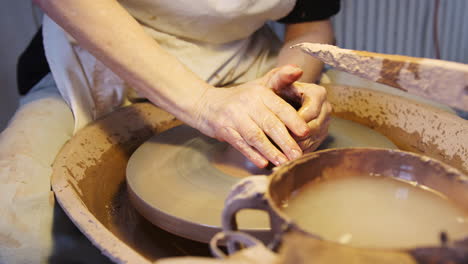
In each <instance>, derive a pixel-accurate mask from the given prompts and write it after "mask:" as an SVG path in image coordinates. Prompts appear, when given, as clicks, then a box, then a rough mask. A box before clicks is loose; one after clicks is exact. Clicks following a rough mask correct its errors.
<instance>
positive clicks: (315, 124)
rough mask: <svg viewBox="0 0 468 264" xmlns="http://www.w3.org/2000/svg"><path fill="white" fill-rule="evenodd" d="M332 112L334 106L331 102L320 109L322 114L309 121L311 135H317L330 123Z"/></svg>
mask: <svg viewBox="0 0 468 264" xmlns="http://www.w3.org/2000/svg"><path fill="white" fill-rule="evenodd" d="M331 111H332V106H331V104H330V103H329V102H324V103H323V104H322V107H321V109H320V114H319V116H318V117H317V118H315V119H313V120H311V121H309V122H308V123H307V125H308V126H309V129H310V134H311V135H313V134H317V133H318V132H320V131H321V129H322V127H323V126H324V125H326V124H327V122H329V121H330V113H331Z"/></svg>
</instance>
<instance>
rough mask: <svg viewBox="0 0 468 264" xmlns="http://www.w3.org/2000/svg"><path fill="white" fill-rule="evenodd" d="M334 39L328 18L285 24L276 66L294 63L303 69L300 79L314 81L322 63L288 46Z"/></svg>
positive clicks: (327, 42)
mask: <svg viewBox="0 0 468 264" xmlns="http://www.w3.org/2000/svg"><path fill="white" fill-rule="evenodd" d="M334 41H335V38H334V34H333V28H332V25H331V22H330V21H329V20H322V21H314V22H308V23H300V24H290V25H287V26H286V31H285V42H284V45H283V47H282V48H281V51H280V53H279V56H278V62H277V66H282V65H286V64H295V65H297V66H299V67H300V68H301V69H303V71H304V73H303V75H302V77H301V79H300V81H302V82H308V83H313V82H316V81H317V80H318V78H319V77H320V73H321V71H322V69H323V63H322V62H320V61H319V60H317V59H315V58H312V57H311V56H308V55H307V54H305V53H303V52H302V51H300V50H299V49H290V47H291V46H292V45H294V44H298V43H301V42H314V43H324V44H333V43H334Z"/></svg>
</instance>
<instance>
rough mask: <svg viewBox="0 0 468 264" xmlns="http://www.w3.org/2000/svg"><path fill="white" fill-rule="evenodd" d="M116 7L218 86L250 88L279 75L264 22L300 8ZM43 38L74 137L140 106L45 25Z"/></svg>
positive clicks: (216, 3)
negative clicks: (255, 82)
mask: <svg viewBox="0 0 468 264" xmlns="http://www.w3.org/2000/svg"><path fill="white" fill-rule="evenodd" d="M119 2H120V3H121V4H122V5H123V6H124V7H125V8H126V9H127V11H128V12H129V13H130V14H131V15H132V16H133V17H135V18H136V19H137V21H139V22H140V24H141V25H142V26H143V27H144V29H145V30H146V32H147V33H148V34H150V36H151V37H153V38H154V39H155V40H156V41H157V42H158V44H159V45H161V46H162V47H163V48H164V49H165V50H166V51H168V52H169V53H171V54H173V55H174V56H175V57H177V58H178V59H179V60H180V61H181V62H182V63H184V64H185V65H186V66H187V67H188V68H189V69H191V70H192V71H193V72H194V73H196V74H197V75H198V76H199V77H201V78H202V79H204V80H206V81H207V82H208V83H210V84H211V85H214V86H224V85H227V84H233V83H240V82H245V81H248V80H252V79H255V78H257V77H260V76H262V75H263V74H264V73H266V72H267V71H268V70H269V69H271V68H272V67H274V65H275V62H276V56H277V54H278V51H279V48H280V46H281V45H280V41H279V40H278V38H276V36H275V35H274V33H273V32H272V31H271V30H270V29H269V28H268V27H267V26H265V22H267V21H268V20H277V19H280V18H282V17H284V16H286V15H287V14H288V13H289V12H290V11H291V10H292V8H293V7H294V5H295V0H121V1H119ZM187 7H189V8H187ZM43 35H44V47H45V52H46V57H47V60H48V62H49V65H50V69H51V72H52V74H53V76H54V79H55V81H56V84H57V87H58V89H59V91H60V93H61V94H62V96H63V97H64V99H65V100H66V101H67V103H68V104H69V106H70V107H71V109H72V111H73V114H74V117H75V132H76V131H77V130H79V129H80V128H82V127H83V126H85V125H86V124H88V123H89V122H91V121H92V120H94V119H96V118H98V117H100V116H102V115H104V114H107V113H109V112H111V111H112V110H114V109H115V108H117V107H120V106H122V105H125V104H128V103H130V102H131V101H132V100H134V99H136V98H138V95H136V93H135V92H134V91H133V90H132V89H130V88H129V87H128V86H127V85H126V84H125V82H123V81H122V80H121V79H120V78H119V77H118V76H116V75H115V74H114V73H112V72H111V71H110V70H109V69H108V68H107V67H106V66H104V65H103V64H102V63H100V62H99V61H97V60H96V59H95V58H94V56H92V55H91V54H89V53H88V52H87V51H86V50H84V49H82V48H81V47H80V46H78V45H77V43H76V42H74V41H73V39H72V38H71V37H69V36H68V35H67V34H66V33H65V32H64V31H63V29H61V28H60V27H59V26H58V25H57V24H55V23H54V22H53V21H52V20H51V19H50V18H48V17H45V18H44V22H43ZM135 47H136V48H137V47H138V46H137V44H136V45H135Z"/></svg>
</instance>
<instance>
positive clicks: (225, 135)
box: [219, 127, 268, 168]
mask: <svg viewBox="0 0 468 264" xmlns="http://www.w3.org/2000/svg"><path fill="white" fill-rule="evenodd" d="M219 136H220V138H222V139H223V140H224V141H226V142H227V143H229V144H231V145H232V146H233V147H234V148H235V149H237V150H238V151H240V152H241V153H242V154H243V155H244V156H246V157H247V158H248V159H249V160H250V161H251V162H252V163H253V164H255V166H257V167H259V168H265V167H266V166H267V165H268V160H267V159H265V158H264V157H263V156H262V155H261V154H260V153H259V152H258V151H257V150H255V149H254V148H252V147H251V146H250V145H249V144H247V142H246V141H245V140H244V139H243V138H242V136H241V135H240V134H239V133H238V132H237V131H236V130H235V129H233V128H231V127H225V128H223V129H222V130H221V131H220V135H219Z"/></svg>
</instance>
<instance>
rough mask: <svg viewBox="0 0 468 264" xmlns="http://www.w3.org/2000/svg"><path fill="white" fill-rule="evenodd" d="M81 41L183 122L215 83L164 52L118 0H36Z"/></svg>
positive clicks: (82, 44) (105, 62)
mask: <svg viewBox="0 0 468 264" xmlns="http://www.w3.org/2000/svg"><path fill="white" fill-rule="evenodd" d="M36 3H37V4H39V5H40V6H41V8H42V9H43V10H44V11H45V12H46V13H47V15H49V16H50V17H51V18H52V19H53V20H54V21H56V23H57V24H59V25H60V26H61V27H63V28H64V29H65V30H66V31H67V32H68V33H69V34H70V35H72V36H73V37H74V38H75V39H76V40H77V41H78V43H79V44H80V45H81V46H82V47H83V48H85V49H87V50H88V51H89V52H90V53H91V54H93V55H94V56H95V57H96V58H98V59H99V60H100V61H102V62H103V63H104V64H106V65H107V66H108V67H109V68H110V69H112V70H113V71H114V72H115V73H116V74H118V75H119V76H120V77H121V78H122V79H124V80H125V81H126V82H128V83H129V84H130V85H131V86H132V87H133V88H135V89H136V90H137V91H138V92H139V93H141V94H143V95H144V96H146V97H147V98H148V99H149V100H150V101H152V102H153V103H154V104H156V105H158V106H160V107H161V108H163V109H165V110H167V111H169V112H171V113H172V114H174V115H175V116H177V117H178V118H179V119H181V120H182V121H184V122H190V120H193V117H192V116H191V114H192V113H193V111H191V108H193V106H194V105H195V104H196V102H197V101H198V99H199V98H200V96H202V95H203V93H204V91H205V90H206V89H207V88H209V87H211V86H210V85H208V84H207V83H206V82H205V81H203V80H202V79H200V78H199V77H197V76H196V75H195V74H194V73H193V72H191V71H190V70H189V69H187V68H186V67H185V66H184V65H183V64H182V63H180V62H179V61H178V60H177V59H176V58H175V57H174V56H172V55H170V54H169V53H167V52H166V51H164V50H163V49H162V48H161V47H160V46H159V45H158V44H157V42H156V41H154V40H153V39H152V38H151V37H150V36H149V35H147V34H146V33H145V32H144V30H143V28H142V27H141V26H140V25H139V24H138V22H137V21H136V20H135V19H134V18H133V17H131V16H130V14H129V13H128V12H127V11H126V10H125V9H124V8H123V7H122V6H121V5H120V4H119V3H118V2H117V1H115V0H100V1H95V0H80V1H76V0H36Z"/></svg>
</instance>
